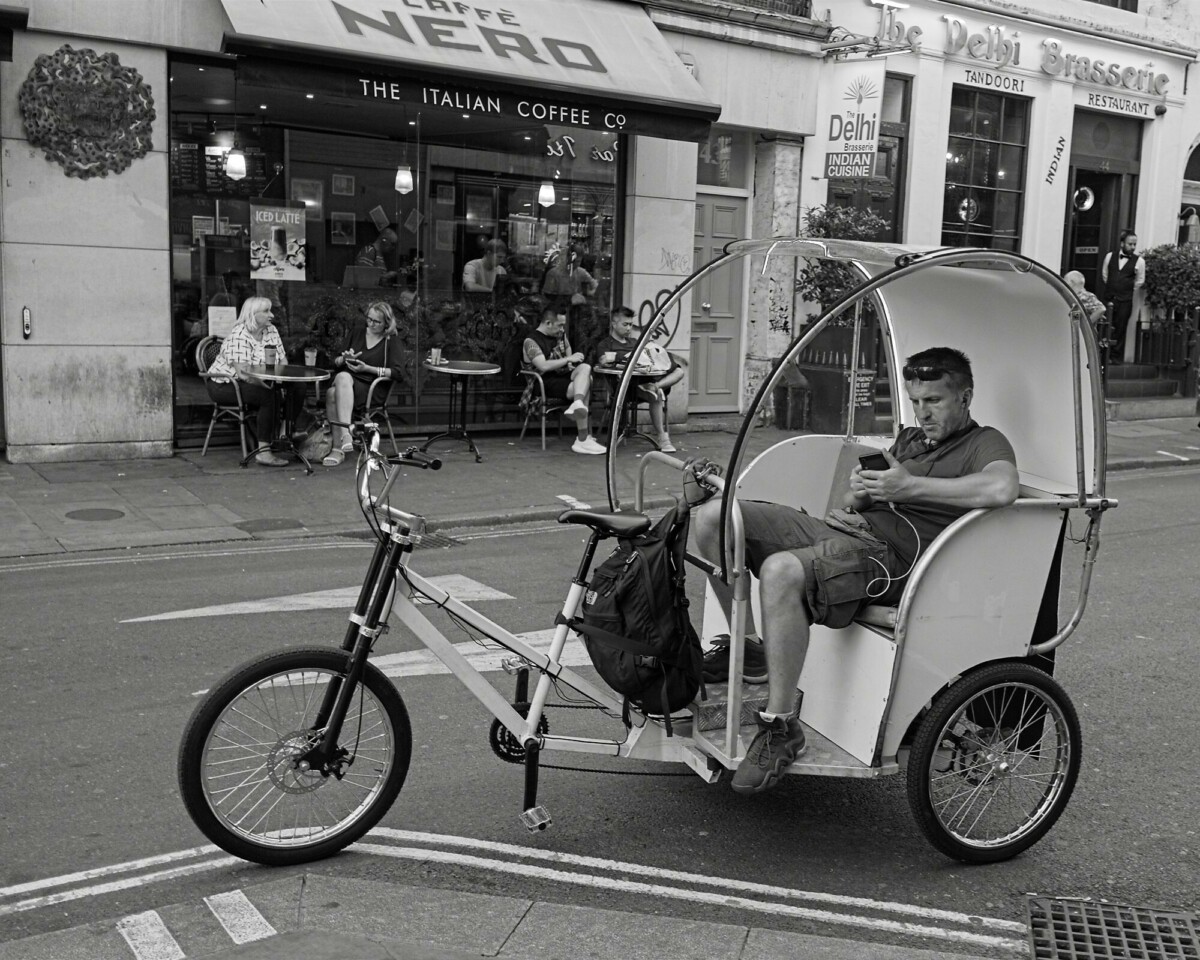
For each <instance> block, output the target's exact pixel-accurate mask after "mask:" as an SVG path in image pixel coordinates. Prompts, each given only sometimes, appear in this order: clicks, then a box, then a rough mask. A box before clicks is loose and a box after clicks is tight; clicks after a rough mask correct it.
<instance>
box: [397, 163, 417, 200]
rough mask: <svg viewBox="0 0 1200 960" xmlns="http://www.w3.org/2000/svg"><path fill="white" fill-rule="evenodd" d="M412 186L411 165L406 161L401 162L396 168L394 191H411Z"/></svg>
mask: <svg viewBox="0 0 1200 960" xmlns="http://www.w3.org/2000/svg"><path fill="white" fill-rule="evenodd" d="M412 188H413V175H412V167H410V166H409V165H408V164H407V163H402V164H400V166H398V167H397V168H396V192H397V193H412Z"/></svg>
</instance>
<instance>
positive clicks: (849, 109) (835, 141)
mask: <svg viewBox="0 0 1200 960" xmlns="http://www.w3.org/2000/svg"><path fill="white" fill-rule="evenodd" d="M826 70H828V75H827V76H826V77H825V78H823V79H822V84H821V85H822V90H824V91H828V92H827V93H826V94H825V97H824V98H823V99H825V100H826V103H825V106H824V109H823V110H822V116H823V117H825V118H826V126H825V134H826V137H825V144H824V150H823V152H824V155H825V164H824V174H823V176H825V177H830V178H837V179H844V178H848V177H849V178H861V177H869V176H871V175H872V174H873V173H874V171H875V153H876V151H877V150H878V149H879V118H880V113H881V112H882V111H881V107H882V103H883V61H882V60H879V61H845V62H840V63H834V64H830V65H828V66H827V67H826Z"/></svg>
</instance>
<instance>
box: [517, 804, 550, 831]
mask: <svg viewBox="0 0 1200 960" xmlns="http://www.w3.org/2000/svg"><path fill="white" fill-rule="evenodd" d="M521 823H523V824H524V825H525V829H526V830H528V831H529V832H530V833H537V832H538V831H539V830H545V829H546V828H547V827H548V826H550V814H549V813H547V812H546V808H545V807H542V806H537V807H530V808H529V809H528V810H523V811H522V812H521Z"/></svg>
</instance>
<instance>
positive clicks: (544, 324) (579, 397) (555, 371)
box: [523, 307, 608, 454]
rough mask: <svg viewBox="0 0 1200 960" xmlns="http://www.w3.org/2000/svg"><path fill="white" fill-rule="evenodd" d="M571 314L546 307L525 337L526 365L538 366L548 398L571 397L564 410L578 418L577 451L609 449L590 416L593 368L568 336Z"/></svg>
mask: <svg viewBox="0 0 1200 960" xmlns="http://www.w3.org/2000/svg"><path fill="white" fill-rule="evenodd" d="M566 329H567V318H566V316H565V315H564V314H562V313H559V312H558V311H557V310H555V309H554V307H546V308H545V309H544V310H543V311H542V316H541V322H540V323H539V324H538V326H537V328H536V329H535V330H532V331H530V333H529V335H528V336H527V337H526V338H525V345H524V348H523V366H524V368H525V369H526V370H536V371H537V372H538V373H539V374H541V377H542V383H543V384H544V386H545V388H546V401H547V402H548V403H549V402H552V401H553V400H556V399H558V398H559V397H566V398H567V399H568V400H570V401H571V403H570V405H569V406H568V407H567V408H566V410H564V411H563V413H565V414H566V415H567V416H568V417H572V418H574V420H575V433H576V438H575V442H574V443H573V444H571V449H572V450H573V451H574V452H575V453H586V454H597V453H607V452H608V451H607V449H606V448H605V447H604V445H603V444H601V443H597V442H596V440H595V439H594V438H593V437H592V431H591V423H590V421H589V417H588V396H589V394H590V393H591V389H592V368H591V366H590V365H589V364H587V363H584V362H583V354H582V353H579V352H577V351H574V350H572V349H571V342H570V341H569V340H568V339H567V336H566Z"/></svg>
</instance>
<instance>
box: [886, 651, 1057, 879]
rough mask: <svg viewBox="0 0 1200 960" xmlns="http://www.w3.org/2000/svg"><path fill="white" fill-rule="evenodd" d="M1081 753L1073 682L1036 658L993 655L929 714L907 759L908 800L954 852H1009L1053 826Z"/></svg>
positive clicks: (974, 857) (999, 856) (942, 846)
mask: <svg viewBox="0 0 1200 960" xmlns="http://www.w3.org/2000/svg"><path fill="white" fill-rule="evenodd" d="M1079 762H1080V732H1079V717H1078V716H1077V714H1076V713H1075V707H1074V705H1073V704H1072V703H1071V700H1070V698H1069V697H1068V696H1067V694H1066V691H1064V690H1063V689H1062V687H1061V686H1059V684H1058V683H1057V682H1056V681H1055V680H1054V678H1053V677H1051V676H1050V675H1049V674H1047V673H1045V672H1044V671H1042V670H1039V669H1037V668H1036V667H1033V666H1030V665H1029V664H1026V663H1001V664H995V665H993V666H989V667H984V668H982V669H980V670H977V671H976V672H974V673H971V674H968V675H967V676H965V677H963V678H962V679H961V680H959V681H958V682H957V683H955V684H954V685H953V686H951V687H950V688H949V689H947V690H945V691H944V692H943V693H942V694H941V695H940V696H939V697H938V698H937V699H936V700H935V701H934V703H933V707H932V709H930V711H929V713H927V714H926V715H925V718H924V720H922V722H921V725H920V727H919V728H918V730H917V735H916V738H915V739H914V740H913V746H912V753H911V754H910V756H909V761H908V801H909V805H910V806H911V807H912V811H913V815H914V816H915V817H916V820H917V823H918V824H920V826H921V829H922V830H923V831H924V832H925V835H926V836H927V837H928V838H929V841H930V842H931V843H932V844H933V845H934V846H935V847H937V848H938V849H939V850H941V851H942V852H943V853H945V854H947V855H948V856H951V857H954V858H955V859H958V860H963V861H966V862H968V863H992V862H995V861H999V860H1007V859H1009V858H1010V857H1014V856H1016V855H1017V854H1018V853H1020V852H1021V851H1023V850H1027V849H1028V848H1029V847H1031V846H1033V845H1034V844H1035V843H1037V841H1038V840H1040V839H1041V838H1042V837H1043V836H1044V835H1045V834H1046V832H1047V831H1048V830H1049V829H1050V828H1051V827H1052V826H1053V825H1054V822H1055V821H1056V820H1057V819H1058V818H1059V816H1060V815H1061V814H1062V812H1063V809H1064V808H1065V807H1066V805H1067V801H1068V800H1070V798H1071V791H1072V790H1074V788H1075V780H1076V778H1077V777H1078V775H1079Z"/></svg>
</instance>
